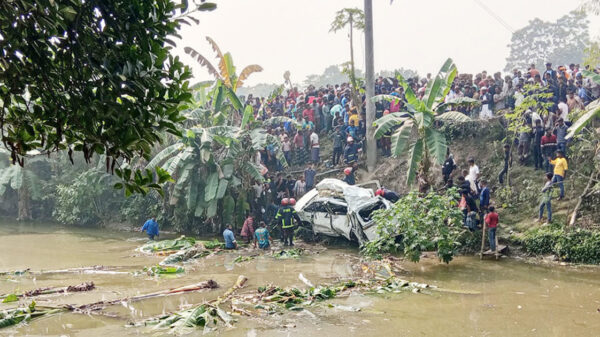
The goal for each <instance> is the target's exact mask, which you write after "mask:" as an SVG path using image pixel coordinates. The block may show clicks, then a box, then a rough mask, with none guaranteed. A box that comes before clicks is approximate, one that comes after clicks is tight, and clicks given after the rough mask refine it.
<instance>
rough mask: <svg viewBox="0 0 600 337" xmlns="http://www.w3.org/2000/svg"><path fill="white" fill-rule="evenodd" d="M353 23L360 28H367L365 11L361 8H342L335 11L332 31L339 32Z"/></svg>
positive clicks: (353, 26) (354, 26)
mask: <svg viewBox="0 0 600 337" xmlns="http://www.w3.org/2000/svg"><path fill="white" fill-rule="evenodd" d="M349 25H351V27H352V28H356V29H358V30H364V29H365V13H364V12H363V11H362V9H360V8H342V9H340V10H339V11H337V12H336V13H335V18H334V19H333V22H331V27H330V28H329V31H330V32H337V31H338V30H340V29H344V28H345V27H346V26H349Z"/></svg>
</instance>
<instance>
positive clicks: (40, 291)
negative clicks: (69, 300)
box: [0, 282, 96, 303]
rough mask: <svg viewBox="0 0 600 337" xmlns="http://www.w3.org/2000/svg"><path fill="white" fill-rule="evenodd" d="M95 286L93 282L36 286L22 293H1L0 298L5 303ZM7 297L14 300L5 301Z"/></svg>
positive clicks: (91, 288) (86, 289) (90, 288)
mask: <svg viewBox="0 0 600 337" xmlns="http://www.w3.org/2000/svg"><path fill="white" fill-rule="evenodd" d="M95 288H96V286H95V285H94V282H84V283H81V284H78V285H75V286H68V287H47V288H38V289H34V290H30V291H26V292H24V293H22V294H3V295H0V299H1V300H3V302H5V303H6V302H14V301H16V300H17V299H18V298H23V297H34V296H41V295H51V294H64V293H76V292H82V291H90V290H93V289H95ZM8 299H14V301H13V300H10V301H7V300H8Z"/></svg>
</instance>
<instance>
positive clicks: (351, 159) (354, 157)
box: [344, 137, 358, 165]
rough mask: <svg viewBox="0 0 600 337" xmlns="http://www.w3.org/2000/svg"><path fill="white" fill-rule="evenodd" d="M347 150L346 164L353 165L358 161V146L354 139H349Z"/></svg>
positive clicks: (345, 154) (345, 155) (345, 150)
mask: <svg viewBox="0 0 600 337" xmlns="http://www.w3.org/2000/svg"><path fill="white" fill-rule="evenodd" d="M346 141H347V143H348V144H347V145H346V148H345V149H344V162H345V163H346V164H349V165H352V164H354V163H356V162H357V161H358V145H356V144H355V143H354V138H352V137H348V139H347V140H346Z"/></svg>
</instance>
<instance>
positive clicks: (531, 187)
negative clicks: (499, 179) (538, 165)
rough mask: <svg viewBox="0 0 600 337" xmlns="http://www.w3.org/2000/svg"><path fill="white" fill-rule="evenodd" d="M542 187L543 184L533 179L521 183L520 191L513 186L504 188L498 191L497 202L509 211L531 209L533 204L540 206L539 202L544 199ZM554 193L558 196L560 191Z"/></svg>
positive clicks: (555, 190)
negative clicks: (541, 191)
mask: <svg viewBox="0 0 600 337" xmlns="http://www.w3.org/2000/svg"><path fill="white" fill-rule="evenodd" d="M540 186H541V182H536V181H534V180H531V179H523V180H521V181H519V189H518V190H517V189H516V188H515V187H513V186H509V185H505V186H502V187H500V188H499V189H498V190H497V191H496V201H497V203H498V204H499V205H501V206H502V208H507V209H511V208H512V209H515V208H523V207H526V208H529V207H531V206H532V205H533V204H535V205H538V202H541V197H542V194H541V193H540V188H541V187H540ZM553 193H554V194H555V195H556V196H558V194H557V193H558V189H554V190H553ZM532 201H533V202H532Z"/></svg>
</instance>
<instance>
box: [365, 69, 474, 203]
mask: <svg viewBox="0 0 600 337" xmlns="http://www.w3.org/2000/svg"><path fill="white" fill-rule="evenodd" d="M456 73H457V70H456V65H455V64H454V62H453V61H452V59H448V60H446V62H445V63H444V65H443V66H442V68H441V69H440V71H439V72H438V74H437V75H436V76H435V78H434V79H432V80H431V81H429V83H427V88H426V90H425V95H424V96H423V98H422V99H418V98H417V96H416V95H415V93H414V91H413V90H412V88H411V87H410V86H409V85H408V83H406V81H405V80H404V78H403V77H402V76H401V75H399V76H398V80H399V83H400V84H401V85H402V87H403V88H404V93H405V99H406V104H405V109H406V110H405V111H402V112H395V113H391V114H388V115H385V116H383V117H381V118H379V119H378V120H376V121H375V122H374V123H373V125H374V127H375V128H376V129H375V138H376V139H379V138H381V137H383V136H384V135H385V134H387V133H388V132H391V131H393V134H392V137H391V141H392V155H393V156H395V157H407V161H408V171H407V175H406V181H407V184H411V183H412V182H413V181H414V180H415V178H418V184H419V191H420V192H426V191H427V190H429V188H430V186H431V184H430V178H429V170H430V168H431V166H432V164H433V163H434V162H436V163H438V164H440V165H441V164H443V163H444V160H445V156H446V149H447V141H446V136H445V135H444V134H443V133H441V132H440V131H438V130H436V129H435V123H434V121H435V120H442V121H450V122H452V121H459V122H461V121H468V120H470V118H469V117H467V116H466V115H464V114H462V113H460V112H456V111H449V112H442V110H444V105H443V104H444V98H445V97H446V95H447V94H448V91H449V90H450V85H451V84H452V82H453V81H454V77H455V76H456ZM373 100H374V101H380V100H391V101H397V100H399V98H398V97H396V96H392V95H377V96H375V97H373Z"/></svg>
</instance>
